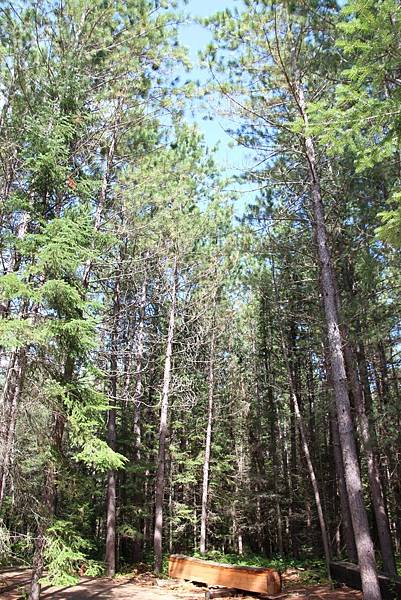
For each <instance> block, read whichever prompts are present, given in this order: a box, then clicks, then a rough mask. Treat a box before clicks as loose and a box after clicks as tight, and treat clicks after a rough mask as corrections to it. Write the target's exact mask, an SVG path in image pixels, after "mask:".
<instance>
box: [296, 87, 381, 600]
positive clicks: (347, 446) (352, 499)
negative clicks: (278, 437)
mask: <svg viewBox="0 0 401 600" xmlns="http://www.w3.org/2000/svg"><path fill="white" fill-rule="evenodd" d="M292 86H293V91H294V95H295V97H296V100H297V103H298V107H299V111H300V114H301V116H302V118H303V121H304V124H305V128H306V131H307V130H308V126H309V123H308V116H307V113H306V108H305V100H304V93H303V89H302V86H301V85H297V84H292ZM304 147H305V155H306V159H307V161H308V170H309V181H310V186H311V192H312V207H313V214H314V219H315V224H314V225H315V234H316V241H317V247H318V258H319V263H320V274H321V289H322V296H323V304H324V311H325V317H326V325H327V335H328V345H329V355H330V363H331V369H332V378H333V386H334V394H335V399H336V407H337V419H338V429H339V436H340V444H341V451H342V455H343V462H344V472H345V481H346V485H347V491H348V496H349V504H350V509H351V518H352V525H353V528H354V533H355V542H356V547H357V552H358V561H359V567H360V572H361V580H362V589H363V594H364V600H380V599H381V592H380V586H379V580H378V576H377V570H376V561H375V555H374V547H373V542H372V537H371V535H370V531H369V523H368V517H367V513H366V509H365V505H364V501H363V490H362V481H361V474H360V470H359V464H358V457H357V450H356V443H355V433H354V426H353V422H352V415H351V406H350V400H349V396H348V386H347V376H346V371H345V360H344V355H343V349H342V339H341V333H340V326H339V325H340V324H339V315H338V308H337V307H338V306H339V298H338V294H337V289H336V281H335V275H334V270H333V265H332V260H331V256H330V252H329V247H328V236H327V230H326V222H325V216H324V208H323V201H322V196H321V191H320V181H319V175H318V172H317V168H316V157H315V148H314V143H313V140H312V138H311V137H309V135H306V137H305V138H304Z"/></svg>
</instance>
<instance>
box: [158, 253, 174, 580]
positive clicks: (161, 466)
mask: <svg viewBox="0 0 401 600" xmlns="http://www.w3.org/2000/svg"><path fill="white" fill-rule="evenodd" d="M177 286H178V282H177V258H176V257H175V258H174V266H173V280H172V289H171V306H170V316H169V324H168V331H167V344H166V356H165V361H164V376H163V391H162V402H161V410H160V426H159V452H158V457H157V471H156V486H155V529H154V536H153V549H154V555H155V572H156V573H160V571H161V567H162V548H163V501H164V488H165V470H166V438H167V422H168V408H169V400H170V383H171V365H172V358H173V341H174V331H175V310H176V302H177Z"/></svg>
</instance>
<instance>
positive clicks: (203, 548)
mask: <svg viewBox="0 0 401 600" xmlns="http://www.w3.org/2000/svg"><path fill="white" fill-rule="evenodd" d="M215 345H216V334H215V329H214V319H213V322H212V332H211V338H210V351H209V376H208V410H207V428H206V441H205V459H204V463H203V483H202V514H201V530H200V544H199V551H200V553H201V554H205V552H206V530H207V509H208V494H209V470H210V453H211V448H212V426H213V401H214V354H215Z"/></svg>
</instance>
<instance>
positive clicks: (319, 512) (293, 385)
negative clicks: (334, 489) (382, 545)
mask: <svg viewBox="0 0 401 600" xmlns="http://www.w3.org/2000/svg"><path fill="white" fill-rule="evenodd" d="M291 333H292V339H291V344H292V348H293V351H294V349H295V331H294V328H291ZM282 346H283V353H284V356H285V361H286V366H287V373H288V382H289V387H290V393H291V396H292V403H293V407H294V412H295V418H296V420H297V424H298V429H299V433H300V436H301V445H302V451H303V453H304V456H305V460H306V465H307V468H308V473H309V478H310V481H311V484H312V489H313V495H314V498H315V504H316V510H317V515H318V519H319V525H320V532H321V535H322V543H323V550H324V557H325V562H326V571H327V575H328V577H329V579H330V578H331V575H330V542H329V536H328V534H327V527H326V521H325V518H324V514H323V508H322V502H321V499H320V491H319V485H318V483H317V479H316V475H315V469H314V466H313V463H312V459H311V455H310V451H309V444H308V439H307V436H306V431H305V424H304V420H303V417H302V414H301V410H300V407H299V402H298V392H297V386H296V382H295V373H294V370H293V369H294V367H293V366H292V364H291V362H290V357H289V352H288V349H287V347H286V344H285V341H284V335H283V333H282Z"/></svg>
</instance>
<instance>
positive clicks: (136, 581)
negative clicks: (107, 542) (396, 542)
mask: <svg viewBox="0 0 401 600" xmlns="http://www.w3.org/2000/svg"><path fill="white" fill-rule="evenodd" d="M29 576H30V573H29V571H28V570H9V571H3V572H2V573H0V596H1V600H19V599H20V598H22V597H23V593H24V591H25V590H26V589H27V584H28V583H29ZM283 583H284V591H283V592H282V593H281V594H279V595H278V596H276V597H275V598H277V600H361V599H362V594H361V593H360V592H357V591H355V590H351V589H349V588H347V587H341V588H337V589H330V588H329V587H328V586H325V585H303V584H301V583H299V581H297V578H296V577H295V576H293V575H290V574H288V575H287V577H286V574H284V577H283ZM2 590H3V591H2ZM204 593H205V590H204V588H200V587H198V586H195V585H192V584H190V583H183V582H181V581H175V580H164V579H157V578H156V577H154V576H153V575H152V574H149V573H143V574H141V575H131V576H129V575H128V576H126V577H121V578H120V577H119V578H116V579H113V580H112V579H107V578H91V577H82V578H81V580H80V582H79V583H78V584H77V585H74V586H69V587H63V588H54V587H51V588H50V587H48V588H46V587H45V588H43V593H42V598H43V600H50V599H51V600H106V599H110V600H203V598H204ZM255 598H256V596H255V595H253V596H244V597H243V598H242V600H255Z"/></svg>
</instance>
